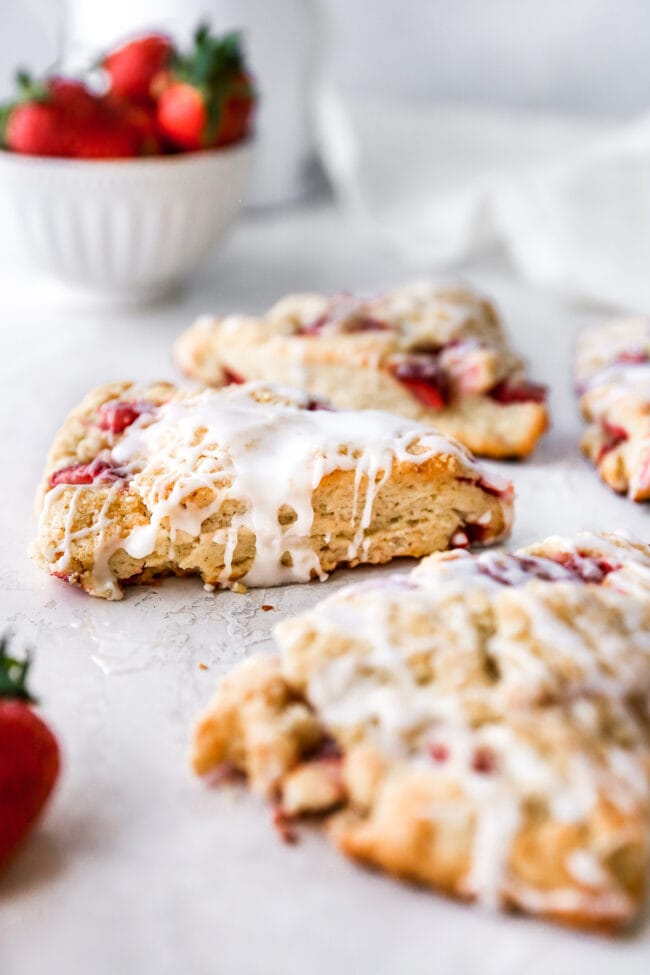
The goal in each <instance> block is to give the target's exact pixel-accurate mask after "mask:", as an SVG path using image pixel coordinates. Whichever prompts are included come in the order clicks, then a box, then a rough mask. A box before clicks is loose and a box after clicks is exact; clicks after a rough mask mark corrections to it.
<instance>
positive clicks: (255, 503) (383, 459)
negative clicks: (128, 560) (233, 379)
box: [42, 383, 507, 591]
mask: <svg viewBox="0 0 650 975" xmlns="http://www.w3.org/2000/svg"><path fill="white" fill-rule="evenodd" d="M256 396H257V397H261V398H264V397H266V398H268V399H270V400H271V401H270V402H261V401H260V399H259V398H256ZM308 402H309V400H308V398H307V396H306V394H304V393H301V392H299V391H296V390H293V389H285V388H283V387H277V386H271V385H269V384H264V383H248V384H246V385H243V386H230V387H228V388H226V389H223V390H218V391H215V390H202V391H199V392H193V393H184V394H180V395H177V396H176V397H174V398H173V399H171V400H170V401H169V402H168V403H166V404H164V405H163V406H161V407H159V408H158V410H157V411H156V412H155V413H154V414H151V413H145V414H143V415H141V416H140V417H139V418H138V419H137V420H136V421H135V422H134V423H133V424H132V425H131V426H130V427H129V428H128V429H127V430H126V431H125V433H124V434H123V436H122V437H121V438H120V439H119V440H118V442H117V443H116V444H115V446H114V447H113V450H112V452H111V460H112V462H113V464H117V465H119V468H120V470H121V472H123V473H124V475H125V476H126V477H127V478H128V485H129V490H130V491H131V492H134V493H136V494H139V495H140V497H141V498H142V500H143V502H144V504H145V506H146V508H147V510H148V512H149V513H150V517H149V519H148V521H147V523H146V524H144V525H140V526H138V527H135V528H133V529H132V530H131V531H130V532H129V533H128V534H127V535H126V537H124V538H121V539H120V540H119V541H118V543H117V545H116V544H115V540H114V539H112V538H107V537H106V536H105V531H104V529H105V524H104V522H105V511H106V506H104V510H103V512H102V514H100V516H99V519H98V520H97V522H96V523H95V524H94V525H92V526H90V527H89V528H88V529H85V530H84V531H83V533H82V534H83V535H84V536H88V535H91V534H93V533H95V534H96V536H97V538H96V551H95V563H96V567H97V568H96V573H95V574H96V579H95V582H96V584H97V586H96V587H97V588H100V583H101V588H103V589H105V588H108V589H110V590H111V591H113V590H114V588H115V584H114V580H112V579H111V578H110V571H109V569H108V562H109V559H110V557H111V556H112V555H113V553H114V551H116V548H118V547H121V548H123V549H124V551H126V552H127V554H129V555H131V556H132V557H133V558H136V559H143V558H146V557H147V556H148V555H149V554H150V553H151V552H153V551H154V548H155V547H156V544H157V540H158V538H159V536H160V531H161V527H163V526H164V527H165V528H166V529H167V530H168V531H169V535H170V539H171V541H172V542H173V541H174V540H175V539H176V538H177V536H178V534H179V533H183V534H184V536H187V537H189V538H192V539H193V538H197V537H198V536H199V535H200V534H201V530H202V525H203V523H204V522H205V521H206V519H208V518H209V517H211V516H212V515H214V514H216V513H217V512H219V511H220V509H221V508H222V506H223V504H224V503H225V502H226V501H229V500H230V501H233V502H238V503H239V504H243V505H244V508H245V510H244V511H243V512H241V513H238V514H235V515H234V516H233V518H232V520H231V521H230V523H229V525H228V526H227V527H225V528H222V529H219V530H218V531H216V532H215V534H214V537H213V539H212V541H213V542H214V543H215V544H218V545H221V546H223V562H224V568H223V570H222V572H221V575H220V576H219V578H218V580H217V581H218V583H219V584H220V585H223V586H227V585H228V584H229V582H230V576H231V573H232V569H233V562H234V560H235V558H236V551H237V545H238V542H239V541H240V540H241V532H242V531H243V530H245V529H247V530H248V531H250V532H251V533H252V534H253V535H254V536H255V558H254V561H253V565H252V567H251V568H250V570H249V571H248V573H247V575H246V577H245V579H244V582H245V583H246V584H247V585H250V586H272V585H280V584H283V583H290V582H304V581H307V580H308V579H309V578H310V577H312V576H314V575H315V576H320V577H321V578H323V572H322V570H321V567H320V562H319V559H318V556H317V555H316V553H315V552H314V550H313V548H312V542H311V529H312V522H313V508H312V494H313V491H314V490H315V489H316V488H317V487H318V485H319V484H320V482H321V480H322V478H323V477H325V476H326V475H328V474H330V473H332V472H333V471H336V470H342V471H354V473H355V486H354V512H353V517H352V525H351V527H352V529H353V531H354V535H353V538H352V540H351V542H350V545H349V549H348V553H347V556H348V558H349V559H350V560H354V559H363V558H365V557H366V556H367V551H368V546H369V544H370V542H369V540H367V539H366V532H367V529H368V527H369V525H370V523H371V520H372V514H373V509H374V504H375V500H376V497H377V493H378V491H379V490H380V488H381V486H382V485H383V484H384V482H385V481H386V479H387V478H388V477H389V476H390V473H391V470H392V468H393V465H394V464H395V463H399V462H402V461H403V462H409V463H416V464H423V463H424V462H426V461H427V460H429V459H430V458H432V457H435V456H439V455H447V456H451V457H454V458H455V459H456V460H457V461H460V463H461V465H462V467H463V468H464V469H465V471H464V472H466V471H467V469H468V468H469V471H470V472H473V473H474V472H475V475H476V478H477V481H478V480H479V479H480V480H481V482H482V483H484V484H488V485H490V484H492V485H493V486H494V487H495V488H496V489H498V490H501V489H502V487H503V486H504V485H503V484H502V483H501V482H498V481H497V479H495V478H490V479H489V480H488V479H486V477H485V475H484V474H483V473H482V471H481V470H480V469H479V468H478V467H477V466H475V465H474V463H473V461H472V460H471V458H470V456H469V454H468V453H467V451H466V450H465V449H464V448H463V447H461V446H460V445H459V444H457V443H455V442H451V441H449V440H448V439H447V438H445V437H443V436H441V435H439V434H437V433H436V432H435V431H432V430H431V428H429V427H427V426H425V425H423V424H419V423H414V422H413V421H409V420H405V419H403V418H400V417H395V416H392V415H390V414H387V413H381V412H378V411H370V410H367V411H351V412H338V411H337V412H334V411H328V410H308V409H307V408H306V407H307V405H308ZM119 483H123V482H119ZM506 486H507V485H506ZM65 489H67V490H69V489H70V485H60V486H58V487H56V488H53V489H52V490H51V491H50V492H49V493H48V494H47V495H46V499H45V504H44V509H43V515H42V517H43V518H47V517H48V508H49V505H50V504H51V503H52V501H53V500H54V498H55V497H57V496H58V494H60V492H61V491H62V490H65ZM77 490H78V489H77V488H73V494H75V493H76V492H77ZM112 490H119V486H118V485H117V484H116V487H115V488H114V489H111V491H112ZM196 492H201V493H202V495H203V496H204V497H203V500H202V502H201V503H200V504H199V503H198V502H197V501H196ZM206 493H207V501H206V500H205V496H206ZM74 505H75V499H74V497H73V499H72V501H71V502H70V510H69V512H68V529H67V530H66V535H65V538H64V539H63V542H62V548H63V555H62V556H61V557H60V558H59V559H58V561H56V562H55V571H63V570H64V568H65V565H66V564H67V562H69V557H70V544H71V543H72V542H73V541H74V539H75V538H77V537H81V536H80V535H74V534H72V533H71V531H70V529H69V526H70V525H71V524H72V523H73V520H74ZM286 505H289V506H290V507H291V508H292V509H293V511H294V513H295V518H294V520H293V521H292V522H291V523H290V524H288V525H284V526H283V525H281V524H280V523H279V512H280V509H281V508H282V507H283V506H286ZM287 555H288V557H287ZM211 581H214V580H211Z"/></svg>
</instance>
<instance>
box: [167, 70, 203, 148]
mask: <svg viewBox="0 0 650 975" xmlns="http://www.w3.org/2000/svg"><path fill="white" fill-rule="evenodd" d="M157 119H158V126H159V128H160V131H161V132H162V134H163V135H164V136H166V137H167V138H168V139H169V141H170V142H171V143H172V144H173V145H175V146H176V147H177V148H179V149H190V150H191V149H202V148H203V147H204V146H205V145H206V144H207V142H206V130H207V125H208V110H207V107H206V104H205V100H204V98H203V95H202V94H201V92H200V91H199V90H198V89H197V88H195V87H194V86H193V85H189V84H185V83H184V82H181V81H177V82H173V83H172V84H170V85H169V87H168V88H166V89H165V91H164V92H163V94H162V95H161V96H160V98H159V99H158V109H157Z"/></svg>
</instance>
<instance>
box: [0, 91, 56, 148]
mask: <svg viewBox="0 0 650 975" xmlns="http://www.w3.org/2000/svg"><path fill="white" fill-rule="evenodd" d="M4 141H5V143H6V145H7V146H8V147H9V149H13V151H14V152H21V153H23V154H24V155H28V156H65V155H68V154H69V153H68V150H69V141H68V139H67V135H66V132H65V131H64V128H63V127H62V125H61V116H60V113H59V112H58V111H57V109H56V108H55V107H54V106H53V105H47V104H44V103H41V102H27V103H26V104H24V105H16V107H15V108H13V109H11V111H10V113H9V117H8V119H7V123H6V126H5V132H4Z"/></svg>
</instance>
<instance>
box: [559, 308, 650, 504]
mask: <svg viewBox="0 0 650 975" xmlns="http://www.w3.org/2000/svg"><path fill="white" fill-rule="evenodd" d="M575 381H576V391H577V394H578V396H579V398H580V410H581V412H582V415H583V417H584V419H585V420H586V422H587V427H586V430H585V432H584V435H583V438H582V444H581V446H582V450H583V452H584V453H585V454H586V455H587V457H588V458H589V459H590V460H591V461H592V462H593V463H594V464H595V465H596V467H597V468H598V472H599V474H600V476H601V477H602V479H603V481H605V483H606V484H608V485H609V487H611V488H613V489H614V490H615V491H618V492H619V493H620V494H627V496H628V497H630V498H631V499H632V500H633V501H648V500H650V319H649V318H641V317H639V318H627V319H622V320H620V321H614V322H610V323H608V324H605V325H599V326H595V327H592V328H588V329H585V330H584V331H583V332H582V333H581V334H580V335H579V337H578V342H577V348H576V363H575Z"/></svg>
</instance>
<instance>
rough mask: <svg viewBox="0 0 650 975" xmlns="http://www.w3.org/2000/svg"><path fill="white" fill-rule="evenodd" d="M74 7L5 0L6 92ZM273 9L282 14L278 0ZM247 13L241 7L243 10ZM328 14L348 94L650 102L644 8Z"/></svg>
mask: <svg viewBox="0 0 650 975" xmlns="http://www.w3.org/2000/svg"><path fill="white" fill-rule="evenodd" d="M67 2H68V0H3V4H2V32H1V33H0V79H1V80H0V85H1V89H0V90H1V92H2V94H3V95H6V94H8V93H9V91H10V89H11V84H10V82H11V78H12V74H13V68H14V64H15V61H16V57H17V55H18V54H20V57H21V58H22V59H23V60H24V61H25V63H29V64H31V65H33V66H34V68H39V67H40V68H45V67H46V66H47V65H48V64H50V63H51V62H52V61H53V60H54V59H55V58H56V57H57V56H58V54H59V53H60V45H61V41H62V37H63V33H64V30H65V29H64V27H63V20H64V15H63V14H64V10H65V7H66V3H67ZM266 5H267V6H268V8H269V10H272V8H273V7H274V0H267V4H266ZM79 6H85V7H86V8H87V9H88V15H87V19H88V20H91V19H92V20H93V21H95V22H97V23H101V21H102V18H103V19H104V20H105V21H106V22H107V23H108V22H110V21H111V20H112V16H115V17H116V19H118V18H119V16H121V15H122V14H121V13H120V7H124V8H126V10H128V11H129V12H130V15H131V17H132V19H133V21H137V20H138V19H140V20H141V22H142V25H143V26H150V25H151V24H152V23H154V24H156V25H157V26H163V27H164V26H166V24H167V23H170V22H172V21H173V20H174V19H175V17H176V15H175V14H174V13H173V6H174V5H173V4H169V3H165V2H161V3H158V4H156V5H155V6H154V5H152V4H150V3H146V2H145V3H142V4H138V2H137V0H132V2H131V3H128V4H121V3H120V2H119V0H118V2H117V3H115V2H114V3H110V4H100V3H97V2H96V0H81V3H80V4H79ZM104 6H106V7H109V8H111V11H112V16H111V17H110V18H109V17H108V16H106V14H104V15H102V13H101V8H102V7H104ZM177 6H178V8H179V10H184V11H185V13H186V14H189V15H190V19H192V17H193V13H194V11H195V10H196V9H197V8H203V10H205V11H209V10H210V8H211V7H212V8H213V9H214V10H215V11H217V12H218V10H219V6H220V4H219V2H217V3H215V4H213V5H211V4H210V3H209V2H208V3H199V4H194V3H193V2H192V0H188V2H187V3H185V4H183V3H182V2H179V3H178V4H177ZM228 6H229V7H230V8H231V9H232V8H233V7H235V8H236V7H237V6H238V5H237V4H236V3H235V4H232V3H231V4H229V5H228ZM246 6H247V3H246V0H242V2H241V3H240V4H239V7H240V9H241V11H242V13H244V11H245V8H246ZM322 7H323V9H324V10H325V12H326V15H329V18H330V20H331V23H332V28H333V33H334V42H333V44H332V50H331V64H330V69H331V75H332V77H333V78H334V79H335V80H336V82H337V83H339V84H340V85H341V86H343V87H344V88H345V89H347V90H350V91H354V92H359V93H368V92H374V93H377V94H383V95H395V96H403V97H405V98H413V99H421V100H424V99H432V98H433V99H445V100H449V99H453V100H463V101H470V102H473V103H483V104H485V103H488V104H498V105H504V106H517V107H524V108H537V109H545V110H563V111H565V110H572V111H578V112H588V113H597V114H600V113H611V114H616V115H625V114H629V113H634V112H639V111H643V110H644V109H645V108H646V107H647V105H648V94H649V92H650V59H649V58H648V37H650V4H648V3H647V2H646V0H545V2H544V3H536V2H533V0H454V2H453V3H451V2H448V0H323V3H322ZM138 8H140V9H141V11H142V13H141V14H139V13H138ZM192 8H194V10H193V9H192ZM156 9H157V16H156ZM179 16H180V17H181V18H182V16H183V14H180V15H179ZM125 20H126V15H125ZM112 40H114V38H113V37H107V38H106V43H109V42H110V41H112Z"/></svg>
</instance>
